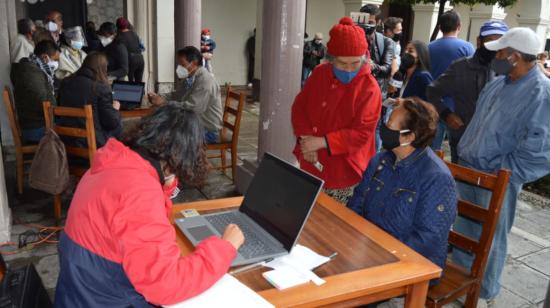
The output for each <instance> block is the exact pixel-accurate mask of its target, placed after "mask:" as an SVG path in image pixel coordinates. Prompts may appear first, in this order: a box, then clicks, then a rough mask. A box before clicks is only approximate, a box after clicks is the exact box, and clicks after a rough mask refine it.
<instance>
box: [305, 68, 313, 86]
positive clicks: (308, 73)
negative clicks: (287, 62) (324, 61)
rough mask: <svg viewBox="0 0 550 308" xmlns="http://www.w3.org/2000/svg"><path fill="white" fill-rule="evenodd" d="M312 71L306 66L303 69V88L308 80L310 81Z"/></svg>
mask: <svg viewBox="0 0 550 308" xmlns="http://www.w3.org/2000/svg"><path fill="white" fill-rule="evenodd" d="M312 71H313V69H311V68H307V67H305V66H303V67H302V88H303V87H304V84H305V83H306V79H308V77H309V75H311V72H312Z"/></svg>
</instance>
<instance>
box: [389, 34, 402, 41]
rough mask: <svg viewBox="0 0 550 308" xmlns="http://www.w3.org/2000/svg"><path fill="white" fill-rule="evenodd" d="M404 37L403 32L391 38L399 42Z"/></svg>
mask: <svg viewBox="0 0 550 308" xmlns="http://www.w3.org/2000/svg"><path fill="white" fill-rule="evenodd" d="M402 37H403V32H400V33H394V34H393V37H392V38H391V39H392V40H393V41H394V42H396V43H397V42H399V41H400V40H401V38H402Z"/></svg>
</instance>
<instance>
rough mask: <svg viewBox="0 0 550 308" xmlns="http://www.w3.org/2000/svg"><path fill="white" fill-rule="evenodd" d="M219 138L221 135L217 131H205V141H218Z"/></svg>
mask: <svg viewBox="0 0 550 308" xmlns="http://www.w3.org/2000/svg"><path fill="white" fill-rule="evenodd" d="M218 139H219V136H218V133H216V132H209V131H206V133H204V141H205V142H206V144H213V143H218V141H219V140H218Z"/></svg>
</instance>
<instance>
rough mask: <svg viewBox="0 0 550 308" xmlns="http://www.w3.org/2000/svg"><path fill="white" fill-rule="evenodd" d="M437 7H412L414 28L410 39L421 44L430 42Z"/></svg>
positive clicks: (435, 22) (424, 5)
mask: <svg viewBox="0 0 550 308" xmlns="http://www.w3.org/2000/svg"><path fill="white" fill-rule="evenodd" d="M438 10H439V5H434V4H416V5H414V6H413V11H414V26H413V30H412V39H413V40H419V41H423V42H426V43H428V42H430V37H431V36H432V31H433V29H434V27H435V25H436V24H437V13H438Z"/></svg>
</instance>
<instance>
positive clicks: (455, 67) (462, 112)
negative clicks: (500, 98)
mask: <svg viewBox="0 0 550 308" xmlns="http://www.w3.org/2000/svg"><path fill="white" fill-rule="evenodd" d="M494 77H495V73H494V72H493V71H492V70H491V68H490V67H489V64H488V63H485V64H484V63H482V62H481V59H480V58H479V54H478V52H476V53H475V54H474V55H473V56H472V57H469V58H461V59H458V60H456V61H454V62H453V63H452V64H451V65H450V66H449V68H447V70H446V71H445V72H444V73H443V74H441V76H439V78H437V79H436V80H434V81H433V82H432V83H431V84H430V85H429V86H428V87H427V88H426V96H427V98H428V101H429V102H430V103H432V104H433V105H434V106H435V108H436V109H437V111H438V112H439V115H440V117H441V119H442V120H446V118H447V116H448V115H449V114H450V113H451V111H450V110H449V109H448V108H447V106H446V105H445V104H444V103H443V101H442V99H443V97H445V96H450V97H452V98H453V100H454V101H455V111H454V112H455V113H456V114H457V115H458V116H459V117H460V118H461V119H462V121H463V122H464V124H465V125H464V127H463V128H462V129H460V130H459V131H454V130H452V129H451V130H450V131H451V134H452V135H453V136H456V137H458V138H460V137H461V136H462V134H463V133H464V130H465V129H466V127H467V126H468V124H469V123H470V120H472V117H473V116H474V112H475V111H476V103H477V99H478V96H479V93H481V90H482V89H483V87H485V85H486V84H487V83H488V82H489V81H491V80H492V79H493V78H494Z"/></svg>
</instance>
